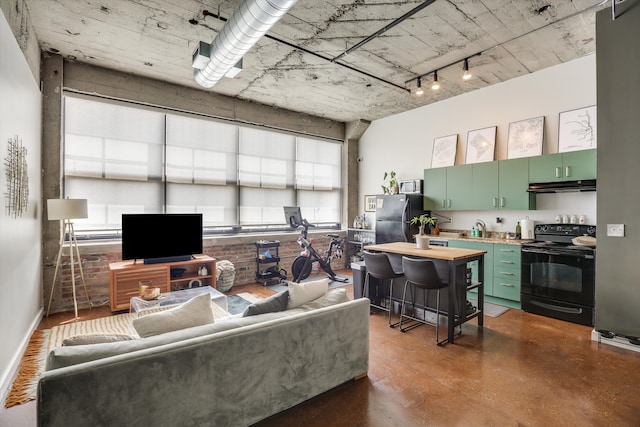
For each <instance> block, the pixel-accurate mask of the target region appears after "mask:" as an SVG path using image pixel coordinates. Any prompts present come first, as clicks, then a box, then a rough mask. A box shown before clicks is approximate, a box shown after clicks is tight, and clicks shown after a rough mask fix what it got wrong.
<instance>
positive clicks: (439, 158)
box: [431, 134, 458, 168]
mask: <svg viewBox="0 0 640 427" xmlns="http://www.w3.org/2000/svg"><path fill="white" fill-rule="evenodd" d="M457 149H458V134H455V135H449V136H442V137H440V138H436V139H434V140H433V154H432V156H431V167H432V168H441V167H445V166H453V165H454V164H455V162H456V150H457Z"/></svg>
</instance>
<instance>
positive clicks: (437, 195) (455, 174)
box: [424, 165, 473, 210]
mask: <svg viewBox="0 0 640 427" xmlns="http://www.w3.org/2000/svg"><path fill="white" fill-rule="evenodd" d="M472 173H473V169H472V165H461V166H453V167H449V168H434V169H425V170H424V209H426V210H469V209H473V202H472V199H471V195H472V194H473V188H472V186H471V182H472V181H473V175H472Z"/></svg>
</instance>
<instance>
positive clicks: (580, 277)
mask: <svg viewBox="0 0 640 427" xmlns="http://www.w3.org/2000/svg"><path fill="white" fill-rule="evenodd" d="M521 293H522V294H526V295H529V296H535V297H544V298H549V299H553V300H557V301H564V302H567V303H571V304H576V305H583V306H587V307H593V306H594V302H595V301H594V300H595V256H594V255H593V254H585V253H568V251H563V250H557V251H556V250H554V249H552V248H528V247H525V246H523V247H522V275H521Z"/></svg>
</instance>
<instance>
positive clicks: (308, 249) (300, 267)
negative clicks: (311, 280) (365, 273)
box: [284, 207, 348, 283]
mask: <svg viewBox="0 0 640 427" xmlns="http://www.w3.org/2000/svg"><path fill="white" fill-rule="evenodd" d="M284 211H285V217H286V218H287V222H289V225H291V226H292V227H293V228H299V227H302V231H301V232H300V237H298V244H299V245H300V247H302V248H303V249H304V250H303V251H302V253H301V254H300V255H298V256H297V257H296V258H295V259H294V260H293V263H292V264H291V274H293V281H294V282H297V283H300V281H301V280H304V279H306V278H307V277H309V275H310V274H311V269H312V267H313V264H314V263H317V264H318V269H319V270H321V271H324V272H325V273H326V274H327V276H328V277H329V278H330V279H331V280H333V281H337V282H347V281H348V279H347V278H346V277H339V276H337V275H336V273H334V272H333V270H332V269H331V260H333V259H337V258H341V257H342V239H340V236H339V235H337V234H327V236H328V237H330V238H331V242H329V248H328V249H327V251H326V252H325V254H324V257H322V256H320V254H318V251H316V250H315V248H314V247H313V245H312V244H311V242H310V241H309V239H307V232H308V231H309V227H315V226H314V225H313V224H309V222H308V221H307V220H306V219H302V216H301V215H300V208H290V207H285V208H284Z"/></svg>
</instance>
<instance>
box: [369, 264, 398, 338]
mask: <svg viewBox="0 0 640 427" xmlns="http://www.w3.org/2000/svg"><path fill="white" fill-rule="evenodd" d="M363 255H364V265H365V267H366V269H367V274H366V275H365V278H364V288H363V289H362V296H367V294H368V291H369V278H370V277H372V276H373V277H375V278H376V279H378V280H380V281H381V282H382V284H383V285H384V283H385V282H386V281H387V280H388V281H389V304H388V305H389V306H388V307H384V306H383V305H377V304H374V303H371V306H372V307H375V308H378V309H380V310H384V311H388V312H389V327H391V328H395V327H396V326H398V325H399V322H396V323H391V312H392V311H393V308H392V307H393V299H392V298H393V281H394V279H397V278H399V277H402V276H403V275H404V274H403V273H402V272H401V271H395V270H394V269H393V267H392V266H391V262H390V261H389V257H388V256H387V254H386V253H376V252H369V251H363ZM377 294H378V295H380V294H379V293H377Z"/></svg>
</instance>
